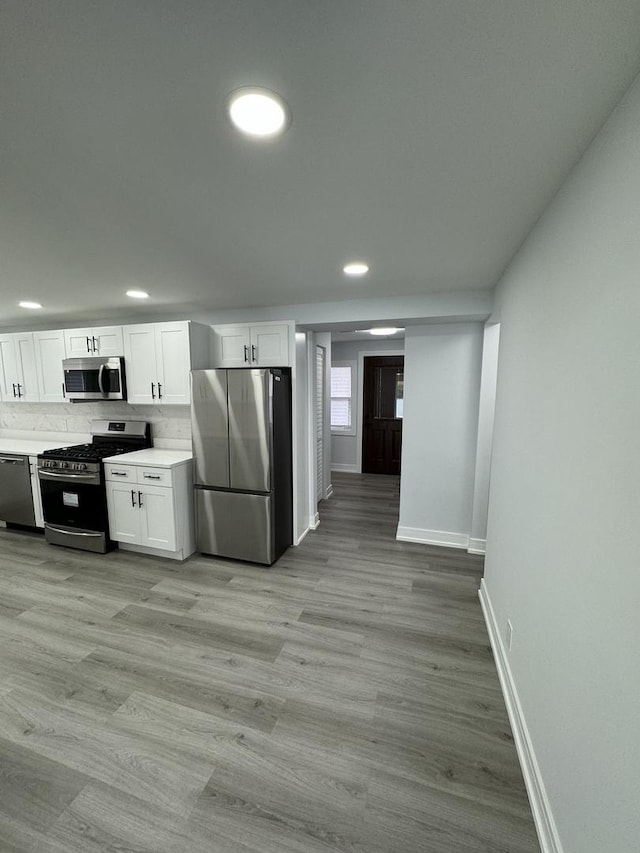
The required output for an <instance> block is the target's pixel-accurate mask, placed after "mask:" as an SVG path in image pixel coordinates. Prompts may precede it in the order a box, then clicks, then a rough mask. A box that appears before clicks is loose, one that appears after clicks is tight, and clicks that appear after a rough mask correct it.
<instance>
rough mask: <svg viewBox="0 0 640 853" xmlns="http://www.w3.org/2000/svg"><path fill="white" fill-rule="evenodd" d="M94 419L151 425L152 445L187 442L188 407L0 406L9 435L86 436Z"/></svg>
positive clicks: (112, 404) (1, 421)
mask: <svg viewBox="0 0 640 853" xmlns="http://www.w3.org/2000/svg"><path fill="white" fill-rule="evenodd" d="M95 418H108V419H109V420H141V421H149V423H151V435H152V438H153V441H154V443H155V444H157V445H159V446H162V445H164V446H165V447H169V446H176V447H179V446H184V447H186V446H187V445H188V444H189V443H190V441H191V418H190V408H189V406H132V405H130V404H129V403H118V402H109V403H47V404H43V403H0V429H2V430H7V431H11V432H21V433H22V432H24V433H30V432H38V433H40V432H47V433H73V434H74V435H78V434H85V433H86V434H88V433H89V424H90V422H91V421H92V420H94V419H95Z"/></svg>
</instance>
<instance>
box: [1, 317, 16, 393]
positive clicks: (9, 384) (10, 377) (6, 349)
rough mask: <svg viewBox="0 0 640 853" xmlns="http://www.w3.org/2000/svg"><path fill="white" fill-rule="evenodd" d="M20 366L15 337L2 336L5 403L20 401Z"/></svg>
mask: <svg viewBox="0 0 640 853" xmlns="http://www.w3.org/2000/svg"><path fill="white" fill-rule="evenodd" d="M17 378H18V364H17V362H16V346H15V341H14V339H13V335H11V334H9V335H0V397H1V398H2V399H3V400H5V402H12V401H15V400H17V399H18V391H17V388H16V383H17Z"/></svg>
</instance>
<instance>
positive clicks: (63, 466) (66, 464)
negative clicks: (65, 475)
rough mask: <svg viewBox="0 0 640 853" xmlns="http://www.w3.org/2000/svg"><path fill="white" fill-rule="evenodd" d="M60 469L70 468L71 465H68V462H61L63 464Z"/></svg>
mask: <svg viewBox="0 0 640 853" xmlns="http://www.w3.org/2000/svg"><path fill="white" fill-rule="evenodd" d="M60 467H61V468H68V467H69V463H68V462H61V463H60Z"/></svg>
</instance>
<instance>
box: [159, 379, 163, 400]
mask: <svg viewBox="0 0 640 853" xmlns="http://www.w3.org/2000/svg"><path fill="white" fill-rule="evenodd" d="M158 400H162V385H161V384H160V383H159V382H158Z"/></svg>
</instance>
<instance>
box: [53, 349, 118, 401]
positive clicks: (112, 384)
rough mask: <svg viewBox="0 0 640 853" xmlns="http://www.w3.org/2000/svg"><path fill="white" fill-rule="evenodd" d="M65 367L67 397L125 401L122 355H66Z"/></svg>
mask: <svg viewBox="0 0 640 853" xmlns="http://www.w3.org/2000/svg"><path fill="white" fill-rule="evenodd" d="M63 369H64V393H65V396H66V397H67V399H68V400H71V401H77V400H126V392H125V385H124V360H123V359H122V358H108V359H105V358H66V359H65V360H64V361H63Z"/></svg>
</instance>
